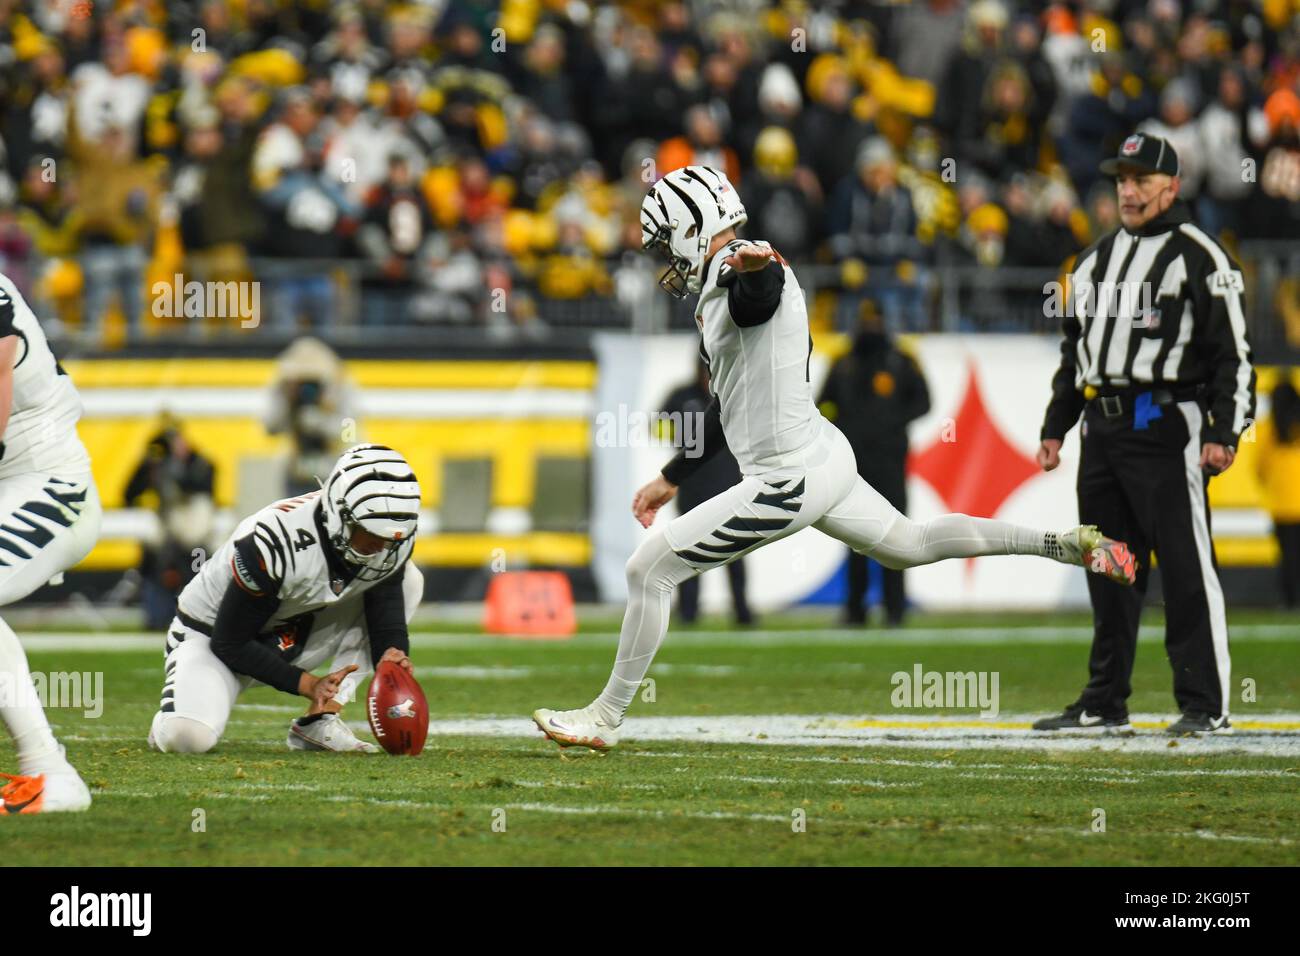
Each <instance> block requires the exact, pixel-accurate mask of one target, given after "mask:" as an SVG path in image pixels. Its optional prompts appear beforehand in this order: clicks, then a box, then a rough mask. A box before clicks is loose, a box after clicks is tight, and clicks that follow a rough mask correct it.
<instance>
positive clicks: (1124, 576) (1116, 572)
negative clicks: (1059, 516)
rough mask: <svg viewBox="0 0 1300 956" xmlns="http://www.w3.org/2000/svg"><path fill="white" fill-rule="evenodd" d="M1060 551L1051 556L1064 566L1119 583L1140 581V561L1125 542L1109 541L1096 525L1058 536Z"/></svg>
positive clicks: (1065, 532) (1081, 526)
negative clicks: (1070, 565)
mask: <svg viewBox="0 0 1300 956" xmlns="http://www.w3.org/2000/svg"><path fill="white" fill-rule="evenodd" d="M1056 543H1057V544H1058V545H1059V552H1058V553H1056V554H1052V555H1051V557H1054V558H1056V560H1058V561H1061V562H1064V563H1065V564H1081V565H1083V566H1084V567H1085V568H1087V569H1088V570H1089V571H1091V572H1092V573H1093V574H1100V575H1102V576H1103V577H1106V578H1109V579H1110V580H1112V581H1114V582H1115V583H1116V584H1126V585H1131V584H1132V583H1133V582H1134V581H1135V580H1136V579H1137V558H1136V557H1134V555H1133V552H1132V551H1130V550H1129V547H1128V545H1127V544H1125V543H1124V542H1123V541H1116V540H1115V539H1114V538H1108V537H1106V536H1105V535H1104V534H1102V533H1101V531H1099V530H1098V529H1097V526H1096V525H1091V524H1085V525H1080V526H1079V527H1077V528H1072V529H1070V530H1069V531H1063V532H1061V533H1060V534H1058V535H1056Z"/></svg>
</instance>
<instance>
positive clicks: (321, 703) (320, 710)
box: [298, 664, 357, 717]
mask: <svg viewBox="0 0 1300 956" xmlns="http://www.w3.org/2000/svg"><path fill="white" fill-rule="evenodd" d="M356 669H357V665H356V664H349V665H348V666H347V667H345V668H343V669H342V670H337V671H335V672H334V673H333V674H326V675H325V676H324V677H316V676H315V675H314V674H306V673H304V674H303V675H302V677H300V678H298V693H299V694H300V695H301V696H303V697H310V698H311V707H309V708H308V709H307V716H308V717H311V716H312V715H313V714H326V713H336V712H337V711H338V709H339V708H338V705H337V704H335V703H334V695H335V694H337V693H338V692H339V685H340V684H342V683H343V678H345V677H347V676H348V675H349V674H351V673H352V672H353V671H354V670H356Z"/></svg>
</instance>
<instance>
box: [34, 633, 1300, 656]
mask: <svg viewBox="0 0 1300 956" xmlns="http://www.w3.org/2000/svg"><path fill="white" fill-rule="evenodd" d="M1296 630H1297V625H1295V624H1236V625H1231V624H1230V626H1229V633H1230V635H1231V637H1232V640H1233V642H1234V643H1236V642H1246V641H1263V642H1272V641H1292V640H1294V639H1295V636H1296ZM618 637H619V634H618V632H617V631H592V632H588V633H585V634H579V635H577V636H576V637H574V638H573V639H572V640H571V642H570V643H569V646H572V645H573V644H574V643H577V644H614V643H617V641H618ZM21 638H22V642H23V645H24V646H25V647H26V648H27V650H28V651H31V652H33V653H40V652H42V651H62V652H74V651H93V652H122V651H158V652H159V657H160V658H161V656H162V654H161V652H162V650H163V646H164V644H163V635H162V634H161V633H146V632H123V631H112V632H105V633H100V634H96V633H88V632H86V631H40V632H34V633H25V634H22V635H21ZM1091 640H1092V628H1091V627H1086V626H1082V625H1069V626H1063V627H1041V626H1034V627H1014V626H1012V627H917V628H903V629H901V630H897V631H887V632H879V631H870V630H855V629H851V628H823V627H818V626H817V625H816V624H810V625H809V626H808V628H807V629H806V630H784V631H782V630H754V631H748V630H742V631H711V630H701V631H670V632H669V635H668V641H669V643H670V644H694V645H710V646H716V647H769V646H773V645H777V646H783V645H798V646H801V647H813V646H826V645H850V646H853V647H867V646H873V645H891V646H892V645H899V644H907V645H929V644H939V645H949V644H961V645H964V646H970V645H976V644H978V645H982V646H1000V645H1008V644H1088V643H1090V642H1091ZM1139 640H1140V641H1141V642H1143V643H1148V642H1150V643H1159V642H1163V641H1164V627H1163V626H1153V625H1148V626H1146V627H1143V628H1142V630H1141V631H1140V634H1139ZM503 641H504V642H508V643H513V639H512V638H510V637H509V636H499V635H484V634H466V633H462V632H452V631H421V632H417V633H415V634H412V635H411V646H412V647H415V648H438V647H443V648H461V649H483V648H490V647H494V646H495V647H501V646H503V644H502V642H503ZM530 646H531V644H530ZM675 666H684V665H675Z"/></svg>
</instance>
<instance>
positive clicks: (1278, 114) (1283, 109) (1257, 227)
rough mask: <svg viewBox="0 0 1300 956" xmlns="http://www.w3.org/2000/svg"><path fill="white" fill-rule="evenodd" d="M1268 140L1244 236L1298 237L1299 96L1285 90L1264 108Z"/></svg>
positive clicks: (1275, 93)
mask: <svg viewBox="0 0 1300 956" xmlns="http://www.w3.org/2000/svg"><path fill="white" fill-rule="evenodd" d="M1264 115H1265V117H1266V118H1267V121H1268V139H1267V141H1266V142H1265V143H1264V146H1263V149H1262V150H1261V151H1260V152H1261V153H1262V158H1261V159H1260V162H1259V169H1258V173H1257V175H1258V177H1259V183H1258V188H1256V190H1255V192H1254V193H1253V194H1252V195H1251V198H1250V205H1249V208H1250V215H1249V217H1248V222H1249V231H1248V234H1249V235H1251V236H1255V237H1258V238H1263V239H1294V238H1295V237H1296V236H1300V96H1297V95H1296V93H1295V92H1293V91H1292V90H1290V89H1287V88H1285V87H1283V88H1281V89H1279V90H1277V91H1276V92H1274V93H1273V95H1272V96H1270V97H1269V98H1268V100H1267V101H1266V102H1265V104H1264Z"/></svg>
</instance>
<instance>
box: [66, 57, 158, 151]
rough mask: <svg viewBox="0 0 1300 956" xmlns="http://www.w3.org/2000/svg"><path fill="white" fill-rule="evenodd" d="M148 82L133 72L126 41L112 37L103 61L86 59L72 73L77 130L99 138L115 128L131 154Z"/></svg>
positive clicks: (146, 99)
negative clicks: (86, 61) (90, 61)
mask: <svg viewBox="0 0 1300 956" xmlns="http://www.w3.org/2000/svg"><path fill="white" fill-rule="evenodd" d="M148 102H149V83H148V81H147V80H145V78H144V77H143V76H140V75H139V74H137V73H133V72H131V65H130V60H129V54H128V53H127V48H126V44H125V43H124V42H123V41H121V40H113V41H109V42H107V43H105V45H104V58H103V62H93V63H83V64H82V65H81V66H79V67H77V69H76V70H75V71H74V72H73V74H72V108H73V111H74V113H75V117H74V119H75V122H76V124H77V132H78V134H79V135H80V136H81V137H82V138H83V139H84V140H86V141H87V142H98V141H100V140H102V139H104V137H105V136H107V135H108V134H109V132H110V131H113V132H114V133H115V134H120V135H121V136H122V138H123V140H124V146H123V149H124V152H125V156H126V157H127V158H132V157H134V155H135V152H136V145H137V143H138V142H139V132H140V124H141V120H142V119H143V118H144V108H145V105H146V104H147V103H148Z"/></svg>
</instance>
